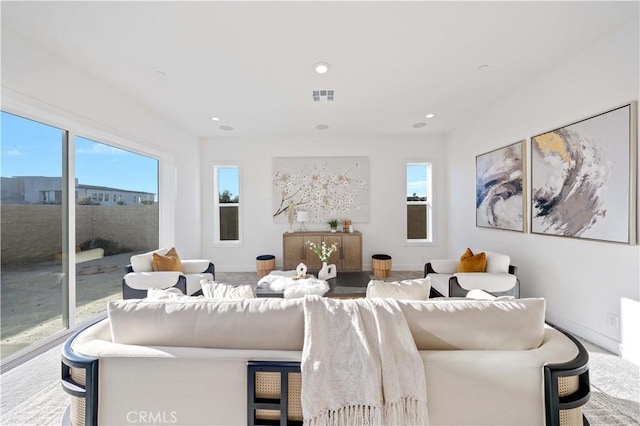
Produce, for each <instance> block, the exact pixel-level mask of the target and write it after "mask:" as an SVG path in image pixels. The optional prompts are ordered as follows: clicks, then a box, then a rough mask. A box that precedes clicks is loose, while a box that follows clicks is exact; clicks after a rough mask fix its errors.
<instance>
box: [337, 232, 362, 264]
mask: <svg viewBox="0 0 640 426" xmlns="http://www.w3.org/2000/svg"><path fill="white" fill-rule="evenodd" d="M342 270H344V271H361V270H362V239H361V238H360V235H348V234H345V235H343V236H342Z"/></svg>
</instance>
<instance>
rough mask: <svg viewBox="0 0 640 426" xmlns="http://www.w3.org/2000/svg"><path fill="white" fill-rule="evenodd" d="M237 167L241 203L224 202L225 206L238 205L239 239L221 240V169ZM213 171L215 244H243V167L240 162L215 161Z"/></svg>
mask: <svg viewBox="0 0 640 426" xmlns="http://www.w3.org/2000/svg"><path fill="white" fill-rule="evenodd" d="M228 168H236V169H238V194H237V195H238V199H239V200H240V202H239V203H223V204H224V206H225V207H233V206H236V207H238V239H237V240H221V239H220V206H221V203H220V185H219V173H218V171H219V170H220V169H228ZM212 172H213V244H214V245H216V246H238V247H239V246H241V245H242V235H243V232H242V228H243V226H242V222H243V221H242V204H243V203H242V168H241V167H240V163H215V164H213V167H212Z"/></svg>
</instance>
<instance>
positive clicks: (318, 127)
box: [316, 124, 329, 130]
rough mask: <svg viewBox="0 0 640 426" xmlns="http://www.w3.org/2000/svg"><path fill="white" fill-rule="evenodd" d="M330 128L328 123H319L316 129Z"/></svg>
mask: <svg viewBox="0 0 640 426" xmlns="http://www.w3.org/2000/svg"><path fill="white" fill-rule="evenodd" d="M328 128H329V125H328V124H318V125H317V126H316V129H318V130H327V129H328Z"/></svg>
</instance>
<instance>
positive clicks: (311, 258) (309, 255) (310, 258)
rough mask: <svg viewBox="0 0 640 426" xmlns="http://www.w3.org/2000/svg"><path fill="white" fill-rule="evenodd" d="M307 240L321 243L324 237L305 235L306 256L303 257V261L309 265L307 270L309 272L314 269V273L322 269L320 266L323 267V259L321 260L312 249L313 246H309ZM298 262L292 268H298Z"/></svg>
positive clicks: (303, 243) (303, 244) (304, 248)
mask: <svg viewBox="0 0 640 426" xmlns="http://www.w3.org/2000/svg"><path fill="white" fill-rule="evenodd" d="M307 241H311V242H312V243H315V244H317V245H320V244H322V237H321V236H320V235H310V236H305V237H303V241H302V246H303V252H304V257H303V258H302V260H301V262H302V263H304V264H305V265H307V270H308V271H309V272H311V271H313V273H316V272H318V271H319V270H320V268H322V261H320V258H319V257H318V255H317V254H315V253H314V252H312V251H311V247H309V245H308V244H307ZM298 263H299V262H298ZM298 263H296V264H295V266H294V267H293V268H292V269H296V267H297V266H298Z"/></svg>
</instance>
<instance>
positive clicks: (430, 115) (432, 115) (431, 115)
mask: <svg viewBox="0 0 640 426" xmlns="http://www.w3.org/2000/svg"><path fill="white" fill-rule="evenodd" d="M435 116H436V115H435V114H434V113H429V114H427V115H425V118H433V117H435Z"/></svg>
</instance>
